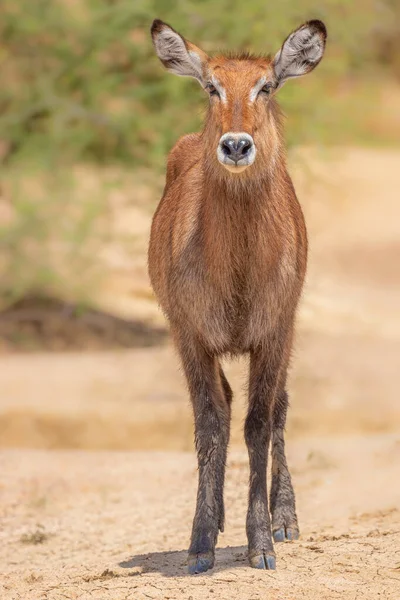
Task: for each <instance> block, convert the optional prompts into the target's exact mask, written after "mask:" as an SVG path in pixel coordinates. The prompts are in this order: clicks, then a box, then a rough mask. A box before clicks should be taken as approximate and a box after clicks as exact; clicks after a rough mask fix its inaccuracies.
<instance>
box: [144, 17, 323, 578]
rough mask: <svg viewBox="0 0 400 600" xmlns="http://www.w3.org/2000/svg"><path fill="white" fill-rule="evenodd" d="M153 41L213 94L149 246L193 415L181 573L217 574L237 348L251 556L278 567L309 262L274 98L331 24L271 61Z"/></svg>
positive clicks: (317, 51) (160, 29) (286, 527)
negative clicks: (298, 328) (244, 373)
mask: <svg viewBox="0 0 400 600" xmlns="http://www.w3.org/2000/svg"><path fill="white" fill-rule="evenodd" d="M151 33H152V37H153V43H154V46H155V50H156V53H157V55H158V57H159V58H160V60H161V62H162V63H163V64H164V66H165V67H166V68H167V69H168V70H169V71H171V72H172V73H175V74H177V75H186V76H189V77H194V78H196V79H197V80H198V81H199V82H200V84H201V86H202V87H203V89H204V90H205V91H206V92H207V94H208V95H209V108H208V113H207V117H206V120H205V125H204V129H203V131H202V132H201V133H195V134H191V135H186V136H184V137H183V138H182V139H180V140H179V141H178V143H177V144H176V145H175V147H174V148H173V149H172V151H171V153H170V155H169V159H168V166H167V180H166V186H165V191H164V195H163V198H162V200H161V202H160V204H159V207H158V209H157V212H156V214H155V216H154V219H153V225H152V230H151V239H150V248H149V273H150V278H151V282H152V285H153V288H154V290H155V293H156V295H157V298H158V300H159V302H160V305H161V307H162V309H163V310H164V312H165V314H166V316H167V318H168V320H169V322H170V326H171V333H172V336H173V338H174V341H175V344H176V347H177V349H178V351H179V354H180V357H181V360H182V364H183V368H184V372H185V375H186V378H187V383H188V387H189V391H190V396H191V401H192V404H193V411H194V421H195V440H196V449H197V455H198V466H199V485H198V492H197V506H196V513H195V517H194V522H193V530H192V537H191V543H190V548H189V572H190V573H200V572H202V571H206V570H207V569H209V568H211V567H212V566H213V564H214V552H215V544H216V541H217V536H218V530H220V531H223V528H224V503H223V487H224V472H225V462H226V455H227V446H228V440H229V423H230V410H231V401H232V392H231V388H230V386H229V383H228V381H227V379H226V377H225V375H224V372H223V370H222V368H221V364H220V358H221V357H223V356H225V355H230V356H233V355H238V354H245V353H248V354H249V357H250V379H249V408H248V414H247V418H246V422H245V439H246V444H247V447H248V452H249V459H250V486H249V487H250V490H249V506H248V513H247V523H246V528H247V537H248V548H249V561H250V564H251V565H252V566H253V567H256V568H259V569H274V568H275V553H274V548H273V544H272V537H271V521H272V534H273V538H274V540H275V541H276V542H279V541H283V540H285V539H288V540H293V539H296V538H297V537H298V535H299V529H298V524H297V517H296V508H295V497H294V492H293V487H292V483H291V478H290V474H289V470H288V466H287V463H286V457H285V448H284V427H285V421H286V412H287V408H288V396H287V392H286V375H287V368H288V362H289V358H290V352H291V346H292V339H293V328H294V320H295V313H296V307H297V304H298V301H299V297H300V294H301V289H302V285H303V280H304V275H305V271H306V262H307V235H306V228H305V224H304V219H303V214H302V211H301V208H300V205H299V203H298V201H297V198H296V194H295V192H294V189H293V185H292V182H291V179H290V177H289V175H288V172H287V168H286V160H285V151H284V144H283V141H282V118H281V113H280V111H279V108H278V105H277V103H276V100H275V97H274V96H275V92H276V91H277V90H278V89H279V88H280V87H281V86H282V84H283V83H284V82H285V81H286V80H287V79H289V78H291V77H299V76H300V75H304V74H305V73H308V72H309V71H311V70H312V69H314V67H315V66H316V65H317V64H318V63H319V61H320V60H321V58H322V55H323V52H324V47H325V40H326V29H325V26H324V24H323V23H321V22H320V21H309V22H307V23H305V24H304V25H302V26H301V27H299V28H298V29H297V30H296V31H294V32H293V33H291V34H290V35H289V36H288V38H287V39H286V40H285V42H284V43H283V45H282V48H281V49H280V50H279V52H278V53H277V54H276V55H275V56H274V57H273V58H271V57H255V56H251V55H248V54H239V55H237V56H232V55H229V56H215V57H212V58H210V57H209V56H207V55H206V54H205V53H204V52H203V51H202V50H200V49H199V48H197V47H196V46H194V45H193V44H192V43H191V42H189V41H187V40H185V39H184V38H183V37H182V36H181V35H180V34H179V33H177V32H176V31H175V30H174V29H172V27H170V26H169V25H167V24H166V23H163V22H162V21H159V20H156V21H154V23H153V25H152V28H151ZM270 440H271V443H272V485H271V492H270V500H269V508H268V497H267V457H268V450H269V444H270ZM269 510H270V511H271V519H270V514H269Z"/></svg>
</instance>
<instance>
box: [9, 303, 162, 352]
mask: <svg viewBox="0 0 400 600" xmlns="http://www.w3.org/2000/svg"><path fill="white" fill-rule="evenodd" d="M167 336H168V332H167V331H166V330H165V329H163V328H161V327H154V326H153V325H150V324H149V323H145V322H143V321H139V320H128V319H123V318H120V317H117V316H115V315H113V314H110V313H107V312H104V311H101V310H96V309H93V308H91V307H86V306H80V305H78V304H71V303H68V302H63V301H61V300H58V299H57V298H51V297H40V296H27V297H25V298H22V299H21V300H19V301H17V302H15V303H14V304H12V305H11V306H9V307H8V308H7V309H5V310H3V311H2V312H0V347H1V346H5V349H6V350H18V351H37V350H50V351H52V350H57V351H62V350H67V351H68V350H88V349H91V350H108V349H110V348H121V349H122V348H144V347H149V346H158V345H160V344H162V343H163V342H164V341H166V339H167Z"/></svg>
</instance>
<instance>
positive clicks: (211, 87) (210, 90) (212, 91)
mask: <svg viewBox="0 0 400 600" xmlns="http://www.w3.org/2000/svg"><path fill="white" fill-rule="evenodd" d="M205 89H206V90H207V92H208V93H209V94H210V96H219V93H218V90H217V88H216V87H215V86H214V85H213V84H212V83H207V85H206V88H205Z"/></svg>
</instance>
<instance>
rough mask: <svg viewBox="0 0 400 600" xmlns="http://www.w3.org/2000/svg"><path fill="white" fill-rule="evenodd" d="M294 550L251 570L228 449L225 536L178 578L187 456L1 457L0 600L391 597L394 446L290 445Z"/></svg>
mask: <svg viewBox="0 0 400 600" xmlns="http://www.w3.org/2000/svg"><path fill="white" fill-rule="evenodd" d="M289 457H290V462H291V464H292V468H293V476H294V481H295V486H296V489H297V495H298V512H299V518H300V522H301V527H302V536H301V539H300V541H298V542H295V543H285V544H280V545H276V551H277V559H278V560H277V563H278V570H277V571H276V572H275V573H272V572H257V571H255V570H254V569H251V568H249V567H248V566H247V561H246V548H245V545H244V544H245V543H246V540H245V531H244V522H245V511H246V491H247V476H248V470H247V458H246V455H245V454H244V453H242V452H237V451H232V452H231V454H230V458H229V464H228V477H227V485H226V510H227V523H226V532H225V533H224V534H223V535H221V536H220V538H219V543H218V551H217V559H216V567H215V569H214V571H213V572H212V573H210V574H207V575H204V576H194V577H189V576H187V575H186V567H185V560H186V546H187V540H188V536H189V534H190V526H191V518H192V513H193V508H194V499H195V498H194V497H195V484H196V468H195V461H194V457H193V455H191V454H187V453H159V452H154V453H140V452H132V453H130V454H129V453H119V452H118V453H103V452H99V453H90V452H80V451H79V452H73V451H68V452H61V451H57V452H53V453H51V454H49V453H46V452H43V451H33V452H31V453H30V455H29V459H27V454H26V453H24V452H23V451H8V450H4V451H2V452H1V454H0V463H1V465H0V466H1V472H2V482H3V483H2V487H1V522H2V533H1V546H0V560H1V565H2V569H1V570H2V591H1V592H0V597H1V598H2V600H11V599H12V600H14V599H15V600H16V599H21V600H42V599H43V600H44V599H46V600H64V599H65V598H67V599H79V600H86V599H89V598H91V599H93V598H94V599H95V600H101V599H103V598H104V599H110V600H111V599H112V600H122V599H125V598H131V599H134V600H142V599H143V600H145V599H147V598H153V599H162V600H168V599H171V600H172V599H181V598H182V599H184V600H189V599H190V598H192V599H193V600H203V599H204V600H206V599H207V600H208V599H209V598H216V599H217V598H218V599H226V600H236V599H240V600H250V599H251V600H256V599H259V598H260V599H261V598H265V597H267V598H269V599H271V600H278V599H279V600H298V599H300V598H307V599H308V600H314V599H319V600H320V599H324V600H328V599H329V600H330V599H336V598H340V599H341V600H356V599H360V600H361V599H364V600H376V599H377V598H385V599H393V600H398V598H399V597H400V510H399V509H400V486H399V485H398V475H399V471H398V465H399V464H400V436H396V435H388V434H387V435H382V436H371V437H369V438H358V437H346V438H336V439H328V440H322V439H312V440H307V441H304V440H303V441H301V442H293V443H291V444H290V446H289Z"/></svg>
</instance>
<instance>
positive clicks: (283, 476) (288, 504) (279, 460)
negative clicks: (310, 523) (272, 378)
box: [270, 389, 299, 542]
mask: <svg viewBox="0 0 400 600" xmlns="http://www.w3.org/2000/svg"><path fill="white" fill-rule="evenodd" d="M288 404H289V400H288V395H287V392H286V391H285V390H284V389H283V390H280V391H279V392H278V394H277V396H276V400H275V406H274V413H273V422H272V482H271V493H270V510H271V516H272V533H273V537H274V541H275V542H283V541H284V540H297V539H298V537H299V526H298V522H297V515H296V500H295V494H294V490H293V485H292V479H291V477H290V472H289V468H288V465H287V461H286V454H285V423H286V415H287V409H288Z"/></svg>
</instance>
